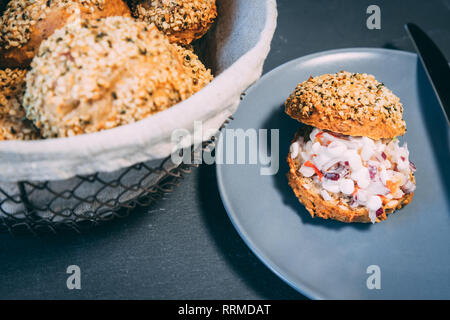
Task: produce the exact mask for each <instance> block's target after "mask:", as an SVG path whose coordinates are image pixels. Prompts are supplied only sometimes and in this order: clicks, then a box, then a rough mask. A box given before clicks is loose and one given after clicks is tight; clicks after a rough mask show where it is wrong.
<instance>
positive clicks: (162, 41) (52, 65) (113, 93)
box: [24, 17, 195, 138]
mask: <svg viewBox="0 0 450 320" xmlns="http://www.w3.org/2000/svg"><path fill="white" fill-rule="evenodd" d="M31 67H32V69H31V71H30V72H29V73H28V75H27V90H26V93H25V96H24V107H25V109H26V110H27V116H28V118H29V119H30V120H32V121H33V122H34V123H35V125H36V126H37V127H38V128H40V129H41V133H42V135H43V136H44V137H47V138H50V137H66V136H73V135H78V134H82V133H90V132H96V131H100V130H104V129H109V128H113V127H116V126H119V125H123V124H127V123H131V122H135V121H138V120H141V119H144V118H146V117H147V116H150V115H152V114H155V113H157V112H160V111H162V110H165V109H167V108H169V107H171V106H172V105H174V104H176V103H178V102H180V101H181V100H184V99H186V98H188V97H189V96H191V95H192V94H193V93H194V92H195V88H194V85H193V81H192V77H191V74H190V73H188V72H187V69H186V68H185V66H184V64H183V60H182V58H181V56H180V55H179V53H178V51H177V50H176V49H175V47H174V46H173V45H171V44H170V43H169V41H168V40H167V38H166V37H165V36H164V35H163V34H162V33H161V32H159V31H158V30H157V29H156V27H155V26H153V25H148V24H147V23H144V22H138V21H135V20H134V19H131V18H124V17H110V18H106V19H102V20H100V21H95V20H91V21H88V20H77V21H75V22H73V23H70V24H68V25H66V26H65V27H64V28H62V29H59V30H56V31H55V33H54V34H53V35H52V36H50V38H48V39H47V40H45V41H44V42H42V45H41V47H40V49H39V53H38V55H37V56H36V57H35V59H34V60H33V62H32V64H31Z"/></svg>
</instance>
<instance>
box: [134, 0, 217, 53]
mask: <svg viewBox="0 0 450 320" xmlns="http://www.w3.org/2000/svg"><path fill="white" fill-rule="evenodd" d="M132 11H133V15H134V16H135V17H136V18H138V19H140V20H143V21H146V22H148V23H154V24H155V25H156V27H157V28H158V29H159V30H161V31H162V32H164V33H165V34H166V35H167V36H168V37H169V40H170V42H172V43H179V44H183V45H187V44H190V43H191V42H192V41H193V40H196V39H200V38H201V37H202V36H203V35H204V34H205V33H206V32H207V31H208V30H209V28H210V27H211V25H212V24H213V23H214V19H215V18H216V17H217V8H216V1H215V0H134V1H133V3H132Z"/></svg>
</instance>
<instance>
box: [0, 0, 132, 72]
mask: <svg viewBox="0 0 450 320" xmlns="http://www.w3.org/2000/svg"><path fill="white" fill-rule="evenodd" d="M14 2H17V3H19V2H27V1H26V0H25V1H24V0H12V1H11V2H10V3H9V4H8V7H7V9H6V11H5V12H4V15H3V21H1V22H2V30H0V31H2V32H1V33H0V34H1V36H2V39H3V38H5V40H4V41H1V47H0V58H1V59H0V67H2V68H6V67H8V68H27V67H28V66H29V64H30V62H31V60H32V59H33V57H34V56H35V55H36V53H37V51H38V49H39V46H40V44H41V42H42V41H43V40H45V39H47V38H48V37H49V36H50V35H52V34H53V32H54V31H55V30H56V29H59V28H61V27H63V26H64V25H65V24H66V23H68V22H70V21H71V20H73V19H74V18H75V16H76V15H75V14H74V13H73V10H74V8H75V7H76V8H78V9H79V10H80V14H81V17H82V18H84V19H100V18H105V17H109V16H127V17H129V16H131V13H130V9H129V8H128V6H127V5H126V3H125V2H124V1H123V0H108V1H105V2H104V4H103V5H101V6H96V5H94V4H92V5H90V6H87V5H80V4H79V3H77V2H78V1H76V0H74V1H70V3H69V4H67V5H66V6H64V5H59V3H60V2H61V0H59V1H58V0H53V2H51V4H50V8H48V9H47V10H48V12H44V11H42V12H39V11H40V10H41V9H39V6H42V5H43V4H45V3H46V1H44V0H39V1H37V2H35V3H34V4H30V5H28V7H27V8H25V9H21V8H19V9H17V8H15V9H13V11H12V9H11V8H10V7H12V6H13V5H14ZM8 9H9V11H8ZM31 12H33V13H31ZM16 15H18V16H22V15H25V16H27V15H28V16H35V17H38V16H40V17H43V18H42V20H40V21H39V19H37V20H36V21H35V22H33V23H35V24H33V25H30V26H29V27H28V31H26V30H25V29H23V30H20V31H19V32H23V34H21V35H20V36H19V37H22V38H23V39H25V38H26V39H27V40H26V42H25V43H23V44H19V45H13V46H7V43H6V35H5V33H7V32H8V29H7V28H4V27H3V26H4V25H8V24H9V25H11V20H12V19H14V17H15V16H16ZM30 20H31V21H32V20H33V19H30V18H29V19H27V22H26V23H28V22H29V21H30Z"/></svg>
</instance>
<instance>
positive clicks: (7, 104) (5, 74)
mask: <svg viewBox="0 0 450 320" xmlns="http://www.w3.org/2000/svg"><path fill="white" fill-rule="evenodd" d="M25 75H26V70H19V69H14V70H11V69H6V70H0V140H34V139H38V137H39V136H38V132H37V130H36V129H35V128H34V127H33V125H32V124H31V122H30V121H28V120H27V119H26V118H25V110H24V109H23V107H22V105H21V103H20V101H21V100H22V97H23V92H24V91H25Z"/></svg>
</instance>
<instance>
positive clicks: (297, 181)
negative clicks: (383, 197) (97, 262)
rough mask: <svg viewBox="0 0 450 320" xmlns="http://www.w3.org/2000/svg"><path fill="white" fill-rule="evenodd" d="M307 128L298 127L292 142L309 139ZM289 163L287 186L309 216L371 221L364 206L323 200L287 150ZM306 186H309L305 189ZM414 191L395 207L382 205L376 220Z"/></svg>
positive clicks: (400, 206) (406, 202)
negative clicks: (381, 210)
mask: <svg viewBox="0 0 450 320" xmlns="http://www.w3.org/2000/svg"><path fill="white" fill-rule="evenodd" d="M309 132H310V130H309V128H306V129H305V128H302V129H300V130H299V131H298V132H297V134H296V136H295V138H294V140H292V143H293V142H295V141H297V139H298V137H299V136H303V137H305V141H307V140H309ZM287 162H288V164H289V172H288V173H287V179H288V183H289V186H290V187H291V188H292V190H293V191H294V193H295V196H296V197H297V198H298V200H299V201H300V202H301V203H302V204H303V205H304V206H305V208H306V210H308V212H309V213H310V214H311V217H313V218H314V217H319V218H322V219H333V220H338V221H341V222H346V223H351V222H363V223H371V220H370V218H369V210H368V209H367V208H364V207H356V208H351V207H350V206H349V205H348V204H346V203H343V202H339V199H334V200H333V201H325V200H324V199H323V198H322V196H321V195H320V193H319V192H320V190H317V188H315V187H314V186H315V183H314V181H313V179H312V178H307V177H304V176H303V175H302V174H301V173H300V172H299V171H298V170H299V169H300V166H299V164H298V163H297V162H296V161H294V160H293V159H291V153H290V152H289V154H288V157H287ZM305 185H306V186H309V188H308V189H307V187H305ZM413 196H414V193H409V194H405V195H404V196H403V198H402V199H400V200H399V203H398V205H397V206H396V207H395V208H388V207H386V206H383V209H384V213H383V214H381V215H379V216H378V217H377V219H376V222H381V221H383V220H386V219H387V216H388V215H389V214H391V213H393V212H394V211H395V210H397V209H401V208H402V207H404V206H406V205H407V204H408V203H410V202H411V200H412V198H413Z"/></svg>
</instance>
